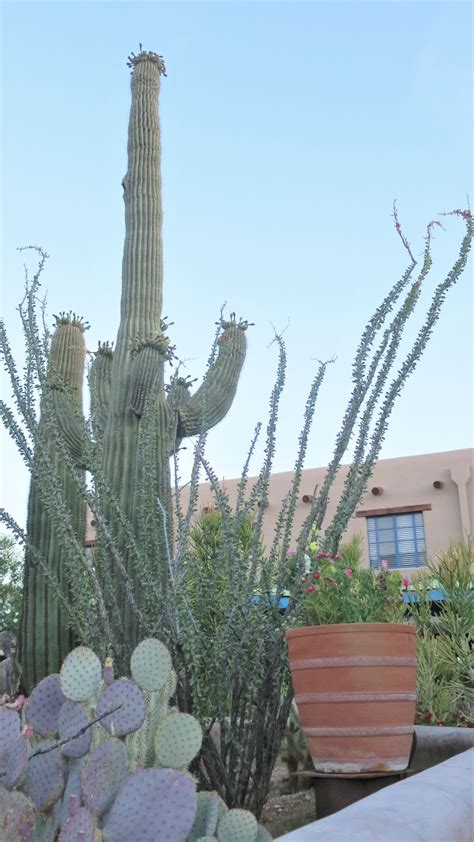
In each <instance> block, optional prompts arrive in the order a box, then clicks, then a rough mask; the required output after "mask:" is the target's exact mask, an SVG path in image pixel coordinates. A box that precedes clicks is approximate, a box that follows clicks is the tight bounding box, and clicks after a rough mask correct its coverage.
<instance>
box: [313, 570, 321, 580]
mask: <svg viewBox="0 0 474 842" xmlns="http://www.w3.org/2000/svg"><path fill="white" fill-rule="evenodd" d="M320 576H321V573H320V572H319V570H315V571H314V573H313V579H319V578H320Z"/></svg>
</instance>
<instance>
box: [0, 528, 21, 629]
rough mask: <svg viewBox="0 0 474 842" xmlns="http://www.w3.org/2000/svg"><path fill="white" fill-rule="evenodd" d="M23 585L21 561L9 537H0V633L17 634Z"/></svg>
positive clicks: (15, 545)
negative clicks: (9, 632) (10, 632)
mask: <svg viewBox="0 0 474 842" xmlns="http://www.w3.org/2000/svg"><path fill="white" fill-rule="evenodd" d="M22 585H23V559H22V556H21V553H20V550H19V547H18V546H17V544H16V541H14V540H13V538H11V537H10V536H9V535H0V631H1V630H8V631H12V632H14V633H16V634H18V631H19V625H20V611H21V599H22Z"/></svg>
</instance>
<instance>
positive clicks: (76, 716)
mask: <svg viewBox="0 0 474 842" xmlns="http://www.w3.org/2000/svg"><path fill="white" fill-rule="evenodd" d="M88 723H89V717H88V716H87V714H86V712H85V710H84V709H83V708H82V707H81V705H80V704H79V702H73V701H72V700H71V699H67V700H66V701H65V702H64V704H63V706H62V708H61V710H60V712H59V722H58V731H59V737H60V739H61V740H66V739H69V740H70V742H68V743H65V744H64V745H63V747H62V753H63V754H64V757H73V758H77V757H84V755H85V754H87V752H88V751H89V748H90V744H91V741H92V729H91V728H88V730H87V731H85V732H84V734H81V736H80V737H76V739H74V740H71V739H70V738H71V737H73V736H74V734H78V733H79V731H81V729H82V728H85V727H86V725H88Z"/></svg>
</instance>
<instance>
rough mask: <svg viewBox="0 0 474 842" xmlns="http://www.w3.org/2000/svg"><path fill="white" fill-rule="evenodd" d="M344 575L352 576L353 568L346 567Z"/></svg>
mask: <svg viewBox="0 0 474 842" xmlns="http://www.w3.org/2000/svg"><path fill="white" fill-rule="evenodd" d="M344 573H345V574H346V576H352V567H345V568H344Z"/></svg>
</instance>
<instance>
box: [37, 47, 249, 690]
mask: <svg viewBox="0 0 474 842" xmlns="http://www.w3.org/2000/svg"><path fill="white" fill-rule="evenodd" d="M129 67H131V69H132V105H131V111H130V122H129V129H128V168H127V173H126V175H125V178H124V180H123V190H124V202H125V245H124V251H123V263H122V298H121V307H120V325H119V330H118V334H117V339H116V343H115V349H112V346H111V345H109V344H108V343H104V344H103V345H101V346H99V350H98V352H97V354H96V355H95V359H94V361H93V363H92V366H91V370H90V385H91V408H92V421H93V430H94V437H95V451H96V455H97V456H98V455H99V454H100V462H101V477H100V481H98V482H97V484H96V490H97V493H98V496H99V498H101V499H99V501H98V505H99V508H100V510H101V514H102V523H103V525H104V524H105V530H106V533H107V535H106V540H105V542H103V543H105V544H107V541H108V536H113V545H114V553H115V555H114V556H113V558H112V557H107V558H105V555H106V553H107V552H109V548H108V547H106V546H101V545H100V540H99V547H98V553H97V555H96V558H95V562H96V566H97V573H98V576H99V579H100V580H101V583H102V585H103V590H104V595H105V599H104V606H105V608H106V610H107V611H108V612H109V614H110V617H108V618H107V619H108V621H110V624H111V625H113V637H114V640H115V641H117V640H119V641H121V643H120V644H115V643H114V646H116V649H117V650H118V651H114V655H115V657H116V658H118V659H119V662H120V663H121V664H123V665H125V664H124V655H125V653H126V651H127V649H129V650H131V649H132V648H133V647H134V646H135V645H136V643H138V641H139V639H140V634H141V629H140V624H139V621H138V618H141V617H142V616H143V613H144V612H143V609H144V608H145V613H146V615H147V622H148V625H149V627H150V626H154V622H155V620H154V618H155V616H156V614H157V613H158V612H159V610H160V609H161V610H162V609H163V606H156V605H155V604H154V603H153V599H151V597H150V593H151V591H153V588H152V587H148V585H150V586H152V585H154V583H155V582H156V581H161V582H162V583H163V587H162V588H161V590H160V589H158V590H156V589H155V590H154V591H153V593H154V594H155V597H153V598H155V602H156V594H157V593H165V592H166V590H167V582H168V578H167V577H168V576H169V566H170V552H171V551H172V547H171V544H172V517H171V482H170V466H169V459H170V456H171V455H172V453H173V451H174V450H176V448H177V447H179V444H180V442H181V441H182V439H183V438H185V437H186V436H195V435H197V434H199V433H200V432H201V431H205V430H208V429H209V428H210V427H212V426H214V425H215V424H217V423H218V422H219V421H220V420H221V419H222V418H224V416H225V415H226V413H227V412H228V410H229V409H230V406H231V405H232V402H233V399H234V397H235V393H236V389H237V383H238V380H239V376H240V371H241V369H242V365H243V362H244V359H245V352H246V337H245V331H246V329H247V326H248V323H247V322H246V321H242V320H241V321H239V322H237V321H236V319H235V317H234V315H232V316H231V317H230V319H229V320H228V321H223V320H222V319H221V322H220V325H221V327H222V333H221V335H220V337H219V345H218V353H217V354H216V355H215V359H214V361H213V363H212V364H211V366H210V367H209V369H208V371H207V374H206V376H205V377H204V380H203V383H202V385H201V387H200V388H199V389H198V390H197V391H196V392H195V394H191V393H190V386H191V384H192V382H193V381H192V380H190V379H189V378H177V377H176V378H174V380H173V382H172V383H171V385H170V387H169V388H168V391H166V390H165V378H164V373H165V363H166V361H167V360H171V359H172V357H173V356H174V354H173V349H172V347H171V345H170V340H169V339H168V337H167V336H166V335H165V330H166V327H167V325H166V324H165V322H164V320H163V319H162V316H161V309H162V297H163V247H162V236H161V228H162V216H163V214H162V204H161V172H160V165H161V142H160V123H159V114H158V95H159V91H160V81H161V76H162V75H165V65H164V62H163V59H162V58H161V56H158V55H157V54H156V53H151V52H144V51H142V52H140V53H139V54H138V55H137V56H135V55H133V54H132V56H131V57H130V58H129ZM82 361H83V358H82ZM81 376H82V375H81ZM81 383H82V380H81ZM78 389H79V387H78ZM79 391H80V390H79ZM58 409H59V411H58V413H57V419H56V420H57V422H58V426H59V428H60V429H61V433H62V436H63V440H64V441H65V442H66V443H67V445H68V447H69V449H70V453H71V456H72V457H73V458H74V460H75V462H76V464H80V463H81V432H80V430H79V428H78V425H76V424H75V423H74V417H71V415H70V414H69V415H67V416H66V414H65V413H64V412H62V411H61V405H60V404H58ZM79 427H80V425H79ZM82 435H83V432H82ZM83 461H84V460H83ZM92 473H93V469H92ZM97 477H98V473H97ZM67 493H68V495H69V487H68V489H67ZM75 493H76V497H79V494H78V492H77V491H76V492H75ZM31 495H32V496H31V500H30V509H31V511H32V514H31V516H30V520H29V527H28V531H29V534H30V538H31V541H32V544H33V546H34V547H38V550H39V551H42V552H43V554H46V556H47V557H48V558H49V554H51V569H54V570H56V572H57V574H58V579H59V582H60V587H61V589H62V590H63V591H64V592H65V593H67V591H68V588H70V587H71V575H70V574H71V571H70V573H69V575H68V574H67V573H66V570H65V566H64V557H63V555H64V554H62V552H61V549H60V548H58V547H57V546H56V544H54V542H53V539H51V542H52V544H54V548H51V549H50V547H49V543H48V539H47V538H45V535H46V533H47V531H48V530H51V524H50V520H49V514H48V513H43V514H41V517H40V516H39V515H37V514H36V510H37V508H38V506H39V504H38V502H37V492H36V490H35V487H34V485H32V491H31ZM76 503H77V506H78V522H79V520H80V518H81V517H82V523H83V521H84V517H83V507H82V508H80V512H79V507H80V506H81V504H80V503H79V502H78V501H77V500H76ZM76 503H75V505H76ZM145 508H147V517H148V519H149V518H150V517H151V515H150V512H152V513H153V517H155V518H157V519H159V521H158V522H157V521H156V520H155V522H154V525H155V526H157V528H156V529H154V531H153V530H152V531H153V534H154V536H155V537H154V538H153V541H152V543H153V546H152V548H151V552H150V547H149V546H148V547H147V564H141V563H140V561H141V559H140V554H141V553H142V548H143V543H142V545H140V540H141V537H142V536H141V535H140V530H141V523H142V521H141V513H142V514H143V512H144V510H145ZM40 522H41V523H40ZM38 530H40V531H39V532H38ZM48 534H49V533H48ZM103 534H105V533H103ZM131 541H134V542H135V546H136V547H139V552H138V553H137V552H135V553H133V552H132V551H131ZM140 547H141V548H140ZM112 555H113V554H112ZM150 556H151V558H152V559H153V563H152V565H151V566H150ZM117 559H118V561H117ZM109 562H110V565H109ZM32 566H33V562H32V561H31V560H29V561H27V578H28V577H30V578H31V584H28V586H27V594H30V593H31V592H33V591H35V588H36V584H35V582H36V579H35V576H36V575H38V574H36V573H35V572H34V571H32ZM145 568H146V569H145ZM145 577H147V578H145ZM38 581H39V580H38ZM41 581H43V580H41ZM42 588H43V590H42V594H43V596H42V599H43V602H41V600H40V598H39V597H38V598H37V599H36V598H35V602H34V605H35V608H34V612H33V613H32V610H30V602H29V600H30V596H29V595H27V597H26V598H25V606H24V617H23V625H24V629H25V634H24V647H23V652H24V654H23V659H24V661H25V662H28V664H30V665H33V663H34V665H35V672H34V676H35V678H36V680H39V678H42V677H43V676H44V675H45V674H46V672H47V671H48V670H49V671H57V670H58V669H59V666H60V664H61V660H62V658H63V656H64V655H65V654H67V650H68V646H69V645H70V644H71V638H70V637H69V638H68V640H69V643H68V644H65V648H64V649H62V650H61V652H62V654H61V656H59V655H58V651H56V650H54V649H53V647H52V646H50V647H49V649H48V653H47V657H46V654H45V653H43V654H40V655H39V656H38V655H37V653H36V649H35V645H34V643H33V639H32V634H33V631H34V633H35V634H36V633H37V634H38V635H39V636H40V637H41V639H42V640H43V641H46V640H47V639H49V631H48V632H47V631H46V627H48V628H50V629H51V636H56V638H58V639H59V638H61V639H62V640H64V641H66V637H65V635H64V634H63V632H61V633H60V632H59V630H58V629H56V627H55V625H54V623H53V624H52V625H51V613H50V610H49V602H48V599H50V597H48V598H47V596H46V591H45V586H43V585H42ZM155 608H156V611H155ZM58 622H59V620H58ZM61 623H65V620H63V619H62V618H61ZM61 628H62V627H61ZM31 630H33V631H31ZM43 648H45V647H43ZM28 669H30V668H29V667H28Z"/></svg>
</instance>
